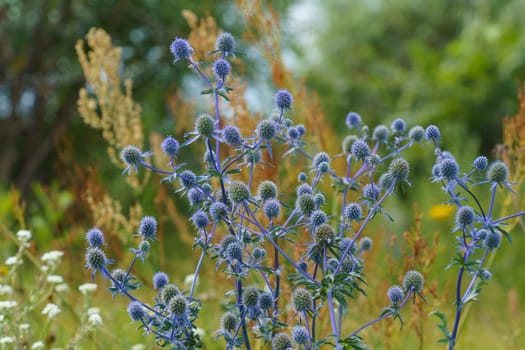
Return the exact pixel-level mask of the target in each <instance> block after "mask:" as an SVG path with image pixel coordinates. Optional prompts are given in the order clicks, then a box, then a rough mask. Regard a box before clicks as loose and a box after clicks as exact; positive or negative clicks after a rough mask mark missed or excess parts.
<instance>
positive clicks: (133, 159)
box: [120, 145, 153, 175]
mask: <svg viewBox="0 0 525 350" xmlns="http://www.w3.org/2000/svg"><path fill="white" fill-rule="evenodd" d="M151 154H153V152H142V151H141V150H140V149H139V148H138V147H136V146H131V145H129V146H126V147H124V148H123V149H122V151H120V159H122V161H123V162H124V163H125V164H126V168H125V169H124V171H123V172H122V173H123V174H124V173H128V175H129V174H131V172H132V171H135V172H137V173H138V166H139V165H140V164H141V163H142V161H143V159H144V157H147V156H149V155H151Z"/></svg>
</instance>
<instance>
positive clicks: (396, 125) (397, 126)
mask: <svg viewBox="0 0 525 350" xmlns="http://www.w3.org/2000/svg"><path fill="white" fill-rule="evenodd" d="M390 128H391V129H392V132H393V133H394V134H395V135H401V134H403V133H404V132H405V129H406V125H405V121H404V120H403V119H401V118H397V119H395V120H394V121H393V122H392V125H390Z"/></svg>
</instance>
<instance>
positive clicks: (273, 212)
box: [263, 199, 281, 219]
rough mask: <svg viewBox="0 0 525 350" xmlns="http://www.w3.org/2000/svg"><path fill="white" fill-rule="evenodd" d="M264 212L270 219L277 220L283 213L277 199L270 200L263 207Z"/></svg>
mask: <svg viewBox="0 0 525 350" xmlns="http://www.w3.org/2000/svg"><path fill="white" fill-rule="evenodd" d="M263 212H264V215H266V217H267V218H268V219H273V218H276V217H278V216H279V213H280V212H281V204H280V203H279V201H278V200H276V199H269V200H267V201H266V202H265V203H264V205H263Z"/></svg>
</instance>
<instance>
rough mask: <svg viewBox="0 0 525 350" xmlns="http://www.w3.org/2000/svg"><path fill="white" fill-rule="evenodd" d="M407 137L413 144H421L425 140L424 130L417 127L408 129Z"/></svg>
mask: <svg viewBox="0 0 525 350" xmlns="http://www.w3.org/2000/svg"><path fill="white" fill-rule="evenodd" d="M408 137H410V140H412V141H413V142H421V141H423V139H424V138H425V129H423V128H422V127H421V126H419V125H416V126H414V127H413V128H412V129H410V131H409V132H408Z"/></svg>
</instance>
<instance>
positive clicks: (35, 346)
mask: <svg viewBox="0 0 525 350" xmlns="http://www.w3.org/2000/svg"><path fill="white" fill-rule="evenodd" d="M44 346H45V345H44V342H43V341H37V342H35V343H33V345H31V350H38V349H43V348H44Z"/></svg>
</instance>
